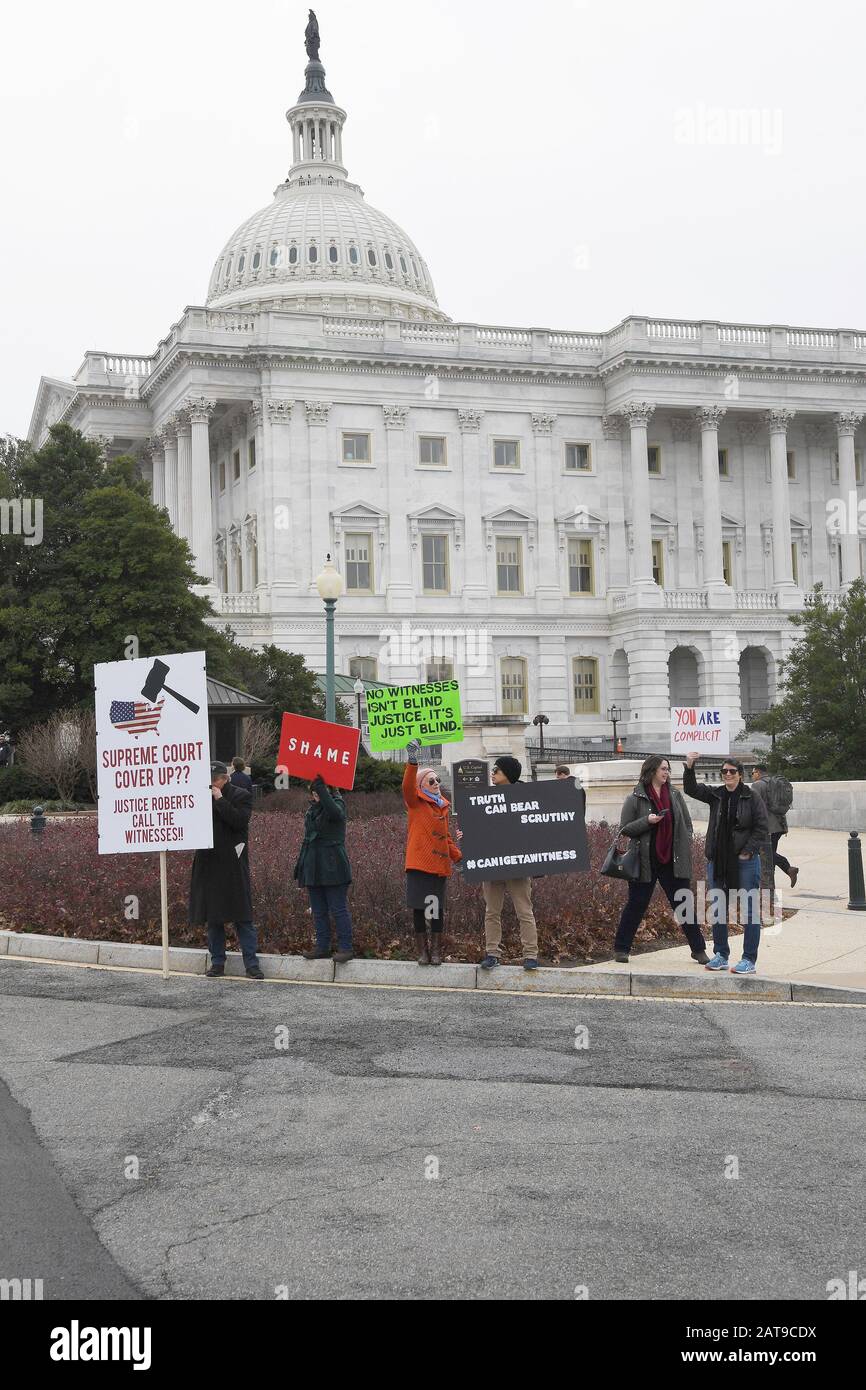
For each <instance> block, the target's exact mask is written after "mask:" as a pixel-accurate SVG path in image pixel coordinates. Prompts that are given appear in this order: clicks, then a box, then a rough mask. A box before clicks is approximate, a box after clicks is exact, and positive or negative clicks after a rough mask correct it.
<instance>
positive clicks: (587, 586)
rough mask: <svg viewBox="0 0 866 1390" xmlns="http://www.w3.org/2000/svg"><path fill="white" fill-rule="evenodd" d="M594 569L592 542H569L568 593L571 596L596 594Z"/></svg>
mask: <svg viewBox="0 0 866 1390" xmlns="http://www.w3.org/2000/svg"><path fill="white" fill-rule="evenodd" d="M594 569H595V566H594V564H593V554H592V541H589V540H574V541H569V542H568V592H569V593H570V594H594V593H595V574H594Z"/></svg>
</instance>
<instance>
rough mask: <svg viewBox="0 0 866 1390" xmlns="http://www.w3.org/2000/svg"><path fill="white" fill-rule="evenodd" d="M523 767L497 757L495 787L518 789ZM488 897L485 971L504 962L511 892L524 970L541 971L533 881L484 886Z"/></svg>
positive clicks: (515, 879) (509, 881)
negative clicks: (504, 922)
mask: <svg viewBox="0 0 866 1390" xmlns="http://www.w3.org/2000/svg"><path fill="white" fill-rule="evenodd" d="M521 771H522V768H521V765H520V763H519V762H518V760H517V758H511V757H508V756H505V757H502V758H497V759H496V762H495V763H494V764H493V775H492V777H491V781H492V782H493V785H494V786H497V787H501V786H503V785H506V784H510V785H511V786H514V785H515V783H517V782H519V781H520V773H521ZM481 891H482V893H483V894H484V905H485V913H484V938H485V942H486V950H487V954H486V955H485V957H484V959H483V961H482V962H481V969H482V970H494V969H495V968H496V966H497V965H499V964H500V962H501V959H502V908H503V906H504V903H505V894H506V892H507V893H508V895H509V897H510V898H511V901H512V903H513V904H514V911H515V912H516V913H517V920H518V922H519V923H520V944H521V947H522V949H523V968H524V970H537V969H538V929H537V927H536V925H535V913H534V912H533V911H532V879H531V878H507V879H498V880H496V881H494V882H492V883H482V885H481Z"/></svg>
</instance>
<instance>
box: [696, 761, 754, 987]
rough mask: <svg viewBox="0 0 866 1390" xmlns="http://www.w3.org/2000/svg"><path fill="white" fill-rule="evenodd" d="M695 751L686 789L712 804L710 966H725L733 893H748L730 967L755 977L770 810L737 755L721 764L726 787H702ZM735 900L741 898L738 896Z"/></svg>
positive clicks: (709, 834)
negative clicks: (739, 952)
mask: <svg viewBox="0 0 866 1390" xmlns="http://www.w3.org/2000/svg"><path fill="white" fill-rule="evenodd" d="M697 760H698V754H697V753H690V754H689V756H688V758H687V759H686V766H685V771H684V772H683V788H684V790H685V792H686V794H687V795H688V796H691V797H694V799H695V801H703V802H705V803H706V804H707V805H708V806H709V808H710V822H709V825H708V826H707V839H706V855H707V886H708V887H709V889H710V891H711V895H712V898H711V912H712V920H713V946H714V947H715V955H714V956H713V958H712V960H711V961H709V962H708V964H707V969H708V970H727V968H728V961H729V959H730V955H731V947H730V944H729V942H728V918H729V914H730V901H731V899H730V894H731V893H736V894H738V895H739V893H740V892H741V891H745V892H746V895H747V896H746V922H745V928H744V932H743V958H742V960H741V961H738V963H737V964H736V965H734V966H732V967H731V974H732V975H754V973H755V962H756V961H757V959H758V944H759V942H760V940H761V847H762V845H763V844H764V841H765V840H766V838H767V834H768V831H767V808H766V807H765V805H764V803H763V801H762V800H761V798H760V797H759V796H755V795H754V793H753V792H752V789H751V787H748V786H747V785H746V783H745V782H744V781H743V765H742V763H738V762H737V761H736V759H735V758H725V761H724V763H723V764H722V785H721V786H720V787H708V786H706V785H705V784H704V785H701V784H700V783H699V782H698V779H697V777H696V776H695V763H696V762H697ZM736 901H741V899H739V897H738V898H737V899H736Z"/></svg>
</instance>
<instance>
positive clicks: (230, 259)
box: [226, 256, 233, 280]
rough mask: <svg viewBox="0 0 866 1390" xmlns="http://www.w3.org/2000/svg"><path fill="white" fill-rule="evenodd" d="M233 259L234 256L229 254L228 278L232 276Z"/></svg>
mask: <svg viewBox="0 0 866 1390" xmlns="http://www.w3.org/2000/svg"><path fill="white" fill-rule="evenodd" d="M232 260H233V257H232V256H229V258H228V260H227V261H226V279H227V280H228V279H230V278H231V273H232Z"/></svg>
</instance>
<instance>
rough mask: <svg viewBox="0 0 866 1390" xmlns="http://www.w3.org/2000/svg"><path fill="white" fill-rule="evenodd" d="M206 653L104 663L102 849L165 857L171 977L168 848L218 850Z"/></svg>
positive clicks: (163, 903) (162, 878) (100, 692)
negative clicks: (214, 818)
mask: <svg viewBox="0 0 866 1390" xmlns="http://www.w3.org/2000/svg"><path fill="white" fill-rule="evenodd" d="M205 659H206V658H205V653H204V652H183V653H180V654H178V655H175V656H165V657H157V658H156V659H154V658H152V657H148V658H141V659H136V660H135V661H111V662H104V663H102V664H100V665H99V666H96V667H95V668H94V677H95V684H96V767H97V791H98V824H99V831H98V833H99V853H100V854H152V853H153V852H154V851H156V852H157V853H158V854H159V896H160V916H161V921H162V973H163V977H164V978H165V979H167V978H168V973H169V969H168V858H167V854H168V851H169V850H190V849H212V848H213V813H212V810H211V806H212V800H213V799H212V797H211V792H210V746H209V732H208V715H207V679H206V671H205ZM169 681H170V684H169Z"/></svg>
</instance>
